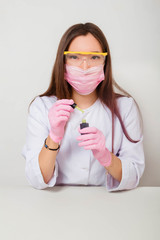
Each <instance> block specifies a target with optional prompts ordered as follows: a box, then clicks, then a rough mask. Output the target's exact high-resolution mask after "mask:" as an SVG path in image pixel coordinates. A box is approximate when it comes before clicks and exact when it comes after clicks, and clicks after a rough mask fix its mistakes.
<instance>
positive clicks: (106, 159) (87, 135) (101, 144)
mask: <svg viewBox="0 0 160 240" xmlns="http://www.w3.org/2000/svg"><path fill="white" fill-rule="evenodd" d="M79 132H80V133H84V135H81V136H79V137H78V138H77V140H78V141H81V142H80V143H79V144H78V145H79V146H80V147H84V149H86V150H92V152H93V155H94V157H95V158H96V159H97V160H98V161H99V162H100V164H101V165H102V166H104V167H108V166H110V164H111V161H112V156H111V153H110V151H109V150H108V149H107V148H106V146H105V142H106V140H105V136H104V135H103V133H102V132H101V131H100V130H99V129H97V128H96V127H86V128H83V129H79Z"/></svg>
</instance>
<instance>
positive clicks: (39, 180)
mask: <svg viewBox="0 0 160 240" xmlns="http://www.w3.org/2000/svg"><path fill="white" fill-rule="evenodd" d="M114 87H116V88H117V89H118V90H120V91H121V92H122V94H118V93H116V92H115V90H114ZM139 116H140V114H139V111H138V108H137V105H136V103H135V101H134V100H133V98H132V97H131V96H130V95H129V94H128V93H127V92H125V91H124V90H123V89H121V88H120V87H119V86H118V85H117V83H116V82H115V81H114V80H113V77H112V69H111V56H110V51H109V46H108V43H107V40H106V38H105V36H104V34H103V33H102V31H101V30H100V29H99V28H98V27H97V26H96V25H94V24H92V23H86V24H76V25H74V26H72V27H70V28H69V29H68V30H67V31H66V32H65V34H64V35H63V37H62V39H61V41H60V44H59V48H58V52H57V57H56V60H55V64H54V68H53V72H52V77H51V82H50V86H49V88H48V90H47V91H46V92H45V93H44V94H42V95H40V96H38V97H36V98H35V100H34V101H33V102H32V104H31V106H30V111H29V116H28V129H27V141H26V144H25V146H24V149H23V156H24V157H25V158H26V169H25V171H26V177H27V179H28V181H29V183H30V184H31V185H32V186H33V187H35V188H37V189H44V188H47V187H53V186H54V185H65V184H66V185H94V186H106V188H107V189H108V191H118V190H125V189H132V188H135V187H136V186H137V185H138V184H139V180H140V178H141V176H142V174H143V171H144V152H143V135H142V129H141V124H140V118H139ZM85 121H86V122H87V123H88V125H87V124H86V123H83V124H82V122H85ZM83 125H86V126H85V128H82V129H81V128H80V126H81V127H82V126H83Z"/></svg>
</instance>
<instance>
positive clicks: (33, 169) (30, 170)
mask: <svg viewBox="0 0 160 240" xmlns="http://www.w3.org/2000/svg"><path fill="white" fill-rule="evenodd" d="M47 121H48V113H47V110H46V107H45V104H44V102H43V100H42V99H41V98H40V97H37V98H36V99H35V100H34V102H33V103H32V104H31V106H30V108H29V114H28V123H27V139H26V144H25V146H24V148H23V150H22V155H23V156H24V158H25V159H26V166H25V174H26V178H27V180H28V182H29V183H30V185H32V186H33V187H34V188H36V189H44V188H47V187H53V186H54V185H55V183H56V178H57V176H58V164H57V162H56V163H55V170H54V174H53V176H52V178H51V179H50V181H49V182H48V184H46V183H45V182H44V179H43V176H42V173H41V170H40V167H39V161H38V158H39V153H40V151H41V149H42V147H43V144H44V140H45V138H46V137H47V136H48V134H49V129H48V122H47Z"/></svg>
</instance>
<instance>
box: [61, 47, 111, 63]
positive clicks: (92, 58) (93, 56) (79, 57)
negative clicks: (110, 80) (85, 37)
mask: <svg viewBox="0 0 160 240" xmlns="http://www.w3.org/2000/svg"><path fill="white" fill-rule="evenodd" d="M107 54H108V53H107V52H104V53H100V52H71V51H64V55H65V60H66V63H67V64H69V65H72V66H77V67H78V66H80V65H81V64H82V62H84V61H86V62H87V64H88V66H90V67H94V66H98V65H101V64H104V61H105V57H106V56H107Z"/></svg>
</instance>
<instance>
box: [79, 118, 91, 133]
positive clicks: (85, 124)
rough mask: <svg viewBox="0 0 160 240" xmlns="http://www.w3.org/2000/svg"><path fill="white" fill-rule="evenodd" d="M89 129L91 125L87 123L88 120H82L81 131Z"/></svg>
mask: <svg viewBox="0 0 160 240" xmlns="http://www.w3.org/2000/svg"><path fill="white" fill-rule="evenodd" d="M86 127H89V123H87V122H86V119H82V123H80V129H83V128H86ZM83 134H86V133H81V135H83Z"/></svg>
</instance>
